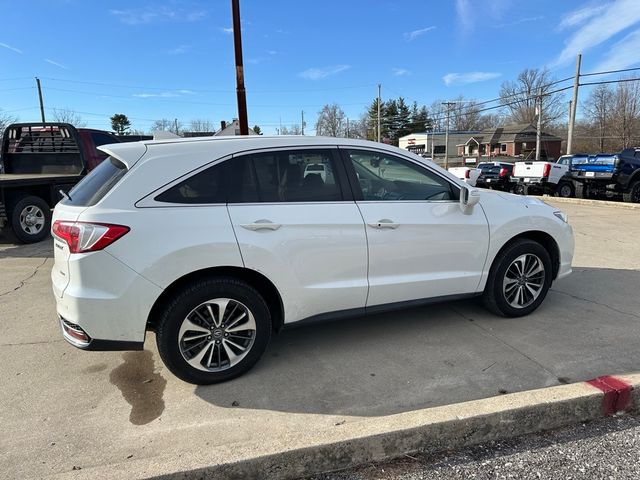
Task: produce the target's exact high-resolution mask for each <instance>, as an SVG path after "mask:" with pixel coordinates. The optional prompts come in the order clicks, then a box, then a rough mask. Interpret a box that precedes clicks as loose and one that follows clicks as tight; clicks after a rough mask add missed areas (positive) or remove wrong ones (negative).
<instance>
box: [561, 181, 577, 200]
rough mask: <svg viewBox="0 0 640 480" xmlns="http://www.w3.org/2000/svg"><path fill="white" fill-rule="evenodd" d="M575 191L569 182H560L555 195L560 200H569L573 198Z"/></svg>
mask: <svg viewBox="0 0 640 480" xmlns="http://www.w3.org/2000/svg"><path fill="white" fill-rule="evenodd" d="M575 192H576V189H575V188H574V187H573V184H572V183H571V182H562V183H560V184H558V187H557V188H556V195H557V196H558V197H562V198H571V197H573V196H575Z"/></svg>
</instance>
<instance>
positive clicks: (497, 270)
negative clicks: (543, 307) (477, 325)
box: [482, 239, 552, 317]
mask: <svg viewBox="0 0 640 480" xmlns="http://www.w3.org/2000/svg"><path fill="white" fill-rule="evenodd" d="M525 254H530V255H534V256H536V257H537V258H538V259H539V260H540V261H541V262H542V265H543V266H544V278H543V279H542V281H541V289H540V292H539V293H538V296H537V298H535V299H534V300H533V302H532V303H531V304H529V305H526V306H523V307H519V308H516V307H514V306H512V305H511V304H509V302H508V301H507V299H506V296H505V293H504V288H503V282H504V279H505V275H506V273H507V269H508V268H509V267H510V266H511V265H512V263H513V262H514V261H515V260H516V259H517V258H518V257H520V256H522V255H525ZM551 282H552V265H551V257H550V255H549V252H547V250H545V248H544V247H543V246H542V245H540V244H539V243H537V242H534V241H533V240H527V239H518V240H515V241H513V242H512V243H510V244H509V245H507V246H506V247H505V248H504V249H503V250H502V251H501V252H500V253H499V254H498V256H497V257H496V259H495V260H494V261H493V265H492V266H491V270H490V271H489V278H488V279H487V285H486V286H485V289H484V293H483V295H482V300H483V303H484V305H485V307H487V308H488V309H489V310H490V311H491V312H493V313H495V314H496V315H501V316H504V317H522V316H524V315H528V314H530V313H531V312H533V311H534V310H535V309H536V308H538V307H539V306H540V304H541V303H542V301H543V300H544V299H545V297H546V296H547V292H548V291H549V288H550V287H551Z"/></svg>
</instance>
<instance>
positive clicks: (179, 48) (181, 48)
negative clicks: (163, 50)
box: [167, 45, 191, 55]
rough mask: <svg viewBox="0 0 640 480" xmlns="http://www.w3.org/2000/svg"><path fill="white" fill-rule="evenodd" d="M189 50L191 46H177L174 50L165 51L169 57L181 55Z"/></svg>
mask: <svg viewBox="0 0 640 480" xmlns="http://www.w3.org/2000/svg"><path fill="white" fill-rule="evenodd" d="M189 50H191V45H178V46H177V47H175V48H171V49H169V50H167V53H168V54H169V55H183V54H185V53H187V52H188V51H189Z"/></svg>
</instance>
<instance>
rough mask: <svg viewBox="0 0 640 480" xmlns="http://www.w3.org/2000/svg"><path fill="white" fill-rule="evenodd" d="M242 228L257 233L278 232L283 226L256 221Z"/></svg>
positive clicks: (268, 221) (265, 221)
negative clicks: (260, 231)
mask: <svg viewBox="0 0 640 480" xmlns="http://www.w3.org/2000/svg"><path fill="white" fill-rule="evenodd" d="M240 226H241V227H242V228H246V229H247V230H252V231H254V232H255V231H256V230H277V229H279V228H280V227H281V226H282V225H280V224H279V223H273V222H272V221H271V220H256V221H255V222H253V223H244V224H241V225H240Z"/></svg>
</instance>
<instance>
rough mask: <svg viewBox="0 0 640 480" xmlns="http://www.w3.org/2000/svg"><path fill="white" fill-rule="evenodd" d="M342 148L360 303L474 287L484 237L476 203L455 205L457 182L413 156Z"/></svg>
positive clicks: (484, 225) (470, 290) (444, 293)
mask: <svg viewBox="0 0 640 480" xmlns="http://www.w3.org/2000/svg"><path fill="white" fill-rule="evenodd" d="M343 152H344V156H345V158H346V159H347V167H351V168H352V169H353V170H352V177H353V176H354V175H355V182H354V183H357V186H358V187H359V188H360V191H361V195H360V198H361V199H360V200H357V202H356V203H357V205H358V208H359V209H360V212H361V213H362V216H363V218H364V222H365V225H366V231H367V239H368V246H369V276H368V278H369V296H368V300H367V306H374V305H382V304H387V303H394V302H399V301H407V300H417V299H424V298H434V297H442V296H448V295H458V294H468V293H473V292H476V290H477V289H478V285H479V283H480V278H481V276H482V271H483V267H484V263H485V259H486V256H487V250H488V245H489V227H488V223H487V220H486V218H485V215H484V213H483V211H482V207H481V206H480V205H476V206H475V207H473V208H472V209H468V210H467V211H466V212H463V211H462V209H461V208H460V205H459V192H460V187H459V186H457V185H455V184H454V183H453V182H450V181H449V180H448V179H447V178H445V177H444V176H441V175H440V174H438V173H437V172H436V171H435V169H434V170H432V169H430V168H428V167H426V166H424V165H422V164H419V163H418V162H413V161H410V160H409V159H405V158H400V157H397V156H394V155H390V154H388V153H382V152H377V151H373V150H358V149H348V150H343Z"/></svg>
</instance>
